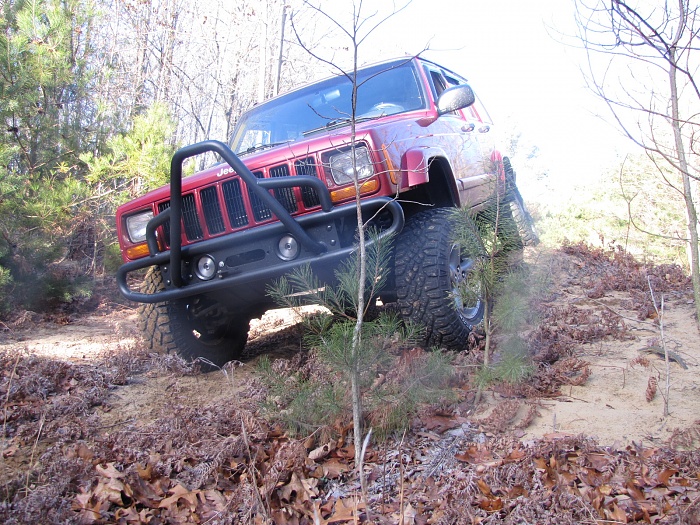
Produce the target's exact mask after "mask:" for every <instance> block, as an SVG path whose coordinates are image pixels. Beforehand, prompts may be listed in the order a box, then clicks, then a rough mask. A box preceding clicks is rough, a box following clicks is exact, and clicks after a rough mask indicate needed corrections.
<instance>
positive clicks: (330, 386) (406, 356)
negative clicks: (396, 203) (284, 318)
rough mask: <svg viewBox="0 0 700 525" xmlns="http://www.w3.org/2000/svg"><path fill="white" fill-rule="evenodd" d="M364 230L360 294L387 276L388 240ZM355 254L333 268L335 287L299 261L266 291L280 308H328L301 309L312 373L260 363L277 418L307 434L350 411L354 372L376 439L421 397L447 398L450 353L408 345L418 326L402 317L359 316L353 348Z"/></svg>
mask: <svg viewBox="0 0 700 525" xmlns="http://www.w3.org/2000/svg"><path fill="white" fill-rule="evenodd" d="M368 236H369V238H370V239H371V241H370V244H369V245H368V247H367V250H366V257H367V268H368V271H367V279H366V280H365V283H364V286H365V295H366V297H375V296H376V295H377V294H378V293H379V291H380V290H381V288H382V286H383V285H384V284H385V280H386V277H387V269H388V265H389V257H390V253H391V250H390V243H391V239H390V238H384V239H379V238H378V236H377V235H376V232H373V231H371V230H370V231H368ZM358 259H359V251H358V250H356V251H354V252H353V256H352V257H350V258H349V259H348V260H346V261H345V262H344V263H343V264H342V265H341V267H340V268H339V269H338V270H337V271H336V278H337V282H338V284H337V286H335V287H331V286H327V285H325V284H324V283H322V282H320V281H319V280H318V279H317V278H316V277H315V275H314V274H313V272H312V270H311V269H310V268H309V267H304V268H301V269H299V270H297V271H294V272H292V273H291V274H290V275H288V276H284V277H282V278H280V279H279V281H277V283H276V284H275V285H274V286H273V287H271V288H270V290H269V294H270V295H271V296H272V297H273V298H274V299H275V301H276V302H277V303H278V304H279V305H280V306H284V307H290V308H294V309H298V308H300V307H301V306H304V305H310V304H313V305H321V306H324V307H325V308H326V309H327V310H328V312H327V313H325V314H319V315H315V316H312V317H304V316H301V315H300V317H301V318H302V319H303V320H304V323H305V325H306V329H307V336H306V338H307V343H308V344H309V345H310V346H311V348H312V349H313V350H312V353H311V356H310V357H309V359H308V362H310V363H312V365H311V368H312V369H313V370H314V373H309V372H308V367H307V368H306V370H307V371H306V372H303V371H300V370H299V369H298V367H288V369H286V370H287V372H286V373H284V374H280V373H278V372H279V371H274V370H273V368H274V364H273V365H272V367H271V366H270V365H269V363H267V362H264V365H263V369H265V367H267V368H268V369H269V371H270V373H269V374H267V375H266V377H267V381H266V383H267V385H268V388H270V390H271V395H270V399H273V400H274V406H275V411H276V412H279V414H280V415H279V416H277V417H279V418H280V419H281V420H282V421H283V422H284V423H285V424H286V426H287V428H289V429H290V430H292V431H296V432H302V431H304V432H311V431H314V430H316V429H317V428H319V427H323V426H325V425H327V424H328V422H332V421H334V420H335V419H336V418H340V419H341V420H342V421H345V420H347V419H348V418H349V415H350V413H351V411H352V406H351V402H352V399H351V396H350V387H351V381H352V379H351V376H352V374H354V373H357V372H359V374H358V376H359V377H358V379H359V388H360V391H361V392H362V403H363V405H364V407H365V409H366V410H365V411H364V414H365V417H366V418H367V419H368V420H369V422H370V424H371V426H372V428H373V429H374V432H375V435H377V436H379V437H386V436H388V435H389V434H390V433H391V432H394V431H397V430H402V429H405V428H407V426H408V424H409V423H410V416H411V415H412V414H414V413H415V412H416V410H417V409H418V407H419V406H420V404H421V403H430V402H436V401H438V400H440V399H446V398H449V397H450V396H451V391H450V389H449V381H450V378H451V377H452V374H453V371H452V367H451V364H450V357H449V355H448V354H444V353H441V352H432V353H431V352H424V351H422V350H418V349H413V350H412V349H411V347H412V346H413V345H412V343H413V341H414V340H415V338H416V337H415V336H416V327H414V326H411V325H406V324H404V323H402V322H401V320H400V319H399V318H398V317H397V316H396V315H393V314H391V313H385V312H382V313H380V315H379V316H378V317H377V318H376V319H375V320H372V321H368V320H365V321H363V323H362V333H361V338H360V341H361V344H360V345H359V347H357V348H356V351H355V352H353V348H352V347H353V338H354V331H355V328H356V320H357V297H358V290H359V287H360V280H359V279H358V278H357V276H358V274H359V271H358V264H359V262H358ZM368 302H370V303H373V301H368ZM290 370H291V371H290Z"/></svg>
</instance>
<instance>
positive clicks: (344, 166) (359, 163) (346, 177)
mask: <svg viewBox="0 0 700 525" xmlns="http://www.w3.org/2000/svg"><path fill="white" fill-rule="evenodd" d="M328 161H329V164H330V166H331V175H332V176H333V180H334V181H335V183H336V184H338V185H339V186H340V185H343V184H349V183H351V182H352V181H353V179H354V177H353V169H352V150H348V151H344V152H342V153H337V154H335V155H332V156H331V157H330V158H329V159H328ZM355 163H356V167H357V178H358V180H362V179H366V178H368V177H371V176H372V175H374V167H373V166H372V161H371V160H370V158H369V151H367V148H366V147H364V146H361V147H359V148H355Z"/></svg>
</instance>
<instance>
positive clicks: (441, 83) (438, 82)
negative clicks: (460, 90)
mask: <svg viewBox="0 0 700 525" xmlns="http://www.w3.org/2000/svg"><path fill="white" fill-rule="evenodd" d="M425 71H426V73H427V74H428V77H429V78H430V89H431V90H432V92H433V99H435V101H437V99H438V97H439V96H440V95H441V94H442V92H443V91H445V90H446V89H447V88H448V87H452V86H453V85H457V84H451V83H450V79H449V77H445V76H444V75H443V74H442V72H441V71H436V70H434V69H430V68H428V67H426V68H425ZM452 80H454V79H452ZM449 115H455V116H460V113H459V112H458V111H451V112H450V113H449Z"/></svg>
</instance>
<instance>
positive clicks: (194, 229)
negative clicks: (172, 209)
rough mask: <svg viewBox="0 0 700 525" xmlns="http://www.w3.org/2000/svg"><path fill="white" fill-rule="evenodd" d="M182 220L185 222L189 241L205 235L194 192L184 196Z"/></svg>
mask: <svg viewBox="0 0 700 525" xmlns="http://www.w3.org/2000/svg"><path fill="white" fill-rule="evenodd" d="M182 221H183V222H184V224H185V235H186V236H187V240H188V241H196V240H198V239H201V238H202V237H204V234H203V233H202V226H201V224H199V217H197V206H196V205H195V203H194V195H193V194H192V193H188V194H187V195H183V196H182Z"/></svg>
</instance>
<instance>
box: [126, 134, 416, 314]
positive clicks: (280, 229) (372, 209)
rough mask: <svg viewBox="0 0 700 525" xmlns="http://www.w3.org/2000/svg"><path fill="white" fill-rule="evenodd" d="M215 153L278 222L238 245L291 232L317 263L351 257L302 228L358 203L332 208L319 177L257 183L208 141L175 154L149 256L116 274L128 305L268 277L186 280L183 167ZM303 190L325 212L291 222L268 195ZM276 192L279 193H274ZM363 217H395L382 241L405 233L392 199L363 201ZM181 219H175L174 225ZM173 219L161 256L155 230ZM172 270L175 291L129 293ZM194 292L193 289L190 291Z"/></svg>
mask: <svg viewBox="0 0 700 525" xmlns="http://www.w3.org/2000/svg"><path fill="white" fill-rule="evenodd" d="M209 151H212V152H215V153H217V154H219V155H220V156H221V158H222V159H223V160H224V161H225V162H226V163H228V165H229V166H231V167H232V168H233V170H234V171H235V172H236V174H237V175H238V176H239V177H240V178H241V179H242V180H243V182H245V184H246V186H247V187H248V191H250V192H252V194H254V195H255V196H256V197H257V198H258V199H260V201H262V202H263V203H264V204H265V205H266V206H267V207H268V209H269V210H270V211H272V213H274V215H275V216H276V217H277V219H278V220H279V223H272V224H268V225H264V226H258V227H255V228H251V229H249V230H243V231H238V232H236V233H235V234H233V235H234V236H235V238H236V240H239V241H242V242H248V241H250V240H251V239H254V238H255V236H256V235H258V234H259V232H261V231H262V230H265V231H266V232H277V233H280V234H281V233H284V232H285V231H286V232H288V233H291V234H292V235H293V236H294V237H295V238H296V239H297V240H298V241H299V242H300V243H301V244H302V246H303V247H304V248H306V249H307V250H309V251H310V252H311V253H313V254H316V255H318V256H319V260H320V261H319V262H323V261H324V260H326V259H327V260H328V262H329V263H330V262H331V261H332V260H336V261H337V260H339V259H340V258H343V257H346V256H347V255H349V254H350V253H351V252H352V250H353V247H349V248H343V249H341V250H338V251H334V252H333V253H326V252H327V251H328V249H327V247H326V246H325V245H324V244H323V243H320V242H318V241H316V240H314V239H313V238H312V237H311V236H310V235H309V234H308V233H307V232H306V230H305V229H304V226H308V227H310V226H312V225H313V224H314V223H316V222H318V221H319V215H320V216H321V219H322V220H334V219H339V218H341V217H345V216H348V215H350V214H355V213H356V205H355V203H354V202H353V203H350V204H345V205H342V206H335V207H334V206H333V203H332V201H331V197H330V193H329V191H328V188H327V187H326V185H325V184H324V183H323V182H322V181H321V180H320V179H318V178H317V177H314V176H310V175H296V176H293V177H292V176H285V177H275V178H257V177H256V176H255V175H254V174H253V173H252V172H251V171H250V170H249V169H248V167H247V166H246V165H245V164H244V163H243V161H241V160H240V159H239V158H238V156H236V154H234V153H233V151H231V149H230V148H229V147H228V146H227V145H226V144H224V143H223V142H220V141H217V140H207V141H204V142H199V143H197V144H192V145H190V146H185V147H183V148H181V149H179V150H178V151H176V152H175V154H174V155H173V158H172V161H171V165H170V208H168V209H165V210H163V211H162V212H161V213H159V214H158V215H156V216H155V217H154V218H153V219H151V220H150V221H149V222H148V225H147V226H146V242H147V245H148V251H149V253H150V255H149V256H148V257H145V258H143V259H139V260H136V261H131V262H128V263H125V264H123V265H122V266H121V267H120V268H119V270H118V271H117V284H118V286H119V289H120V291H121V293H122V294H123V295H124V296H125V297H126V298H127V299H129V300H132V301H136V302H141V303H157V302H162V301H169V300H173V299H180V298H183V297H188V296H192V295H197V294H201V293H207V292H210V291H214V290H217V289H221V288H223V287H229V286H232V285H236V284H241V283H244V282H246V280H252V279H260V278H262V277H264V275H265V273H266V272H267V270H265V269H261V270H258V271H252V272H250V273H248V274H247V275H236V276H232V277H231V278H227V279H226V280H225V281H224V282H221V281H208V282H205V283H199V284H198V285H197V286H192V287H187V286H185V284H186V283H185V280H184V279H183V277H182V273H181V272H182V270H181V268H182V254H183V247H182V221H181V219H180V218H181V217H182V209H183V205H182V202H183V197H182V163H183V162H184V161H185V160H186V159H188V158H190V157H193V156H195V155H200V154H202V153H206V152H209ZM295 186H299V187H301V188H302V189H303V190H305V189H307V188H308V190H307V191H310V190H314V191H315V196H316V198H318V200H319V201H320V205H321V210H322V211H321V212H315V213H311V214H307V215H302V216H298V217H296V218H293V217H292V216H291V215H290V213H289V212H288V211H287V209H286V208H285V207H284V206H283V205H282V204H281V203H280V202H279V201H278V200H277V199H275V197H274V196H273V195H271V194H270V192H269V190H279V189H284V188H293V187H295ZM276 193H277V192H276ZM361 208H362V212H363V215H364V213H365V212H367V213H369V214H372V215H373V214H376V213H378V212H379V211H381V210H382V209H385V210H388V211H389V212H390V214H391V216H392V224H391V226H390V227H389V228H388V229H386V230H384V231H383V232H382V237H383V236H385V235H390V234H393V233H398V232H400V231H401V230H402V229H403V225H404V216H403V210H402V208H401V206H400V205H399V203H398V202H396V201H395V200H393V199H391V198H389V197H375V198H371V199H364V200H362V202H361ZM174 217H177V218H178V219H177V220H170V219H172V218H174ZM169 220H170V249H169V250H168V251H163V252H159V249H158V241H157V238H156V230H157V229H158V227H159V226H161V225H163V224H165V223H166V222H168V221H169ZM230 243H231V240H230V238H229V236H228V235H227V236H224V237H218V238H215V239H210V240H207V241H202V242H200V243H195V244H191V245H188V246H187V247H186V248H185V250H186V251H187V253H188V255H194V254H196V253H199V252H202V253H204V250H207V249H213V248H217V247H222V246H224V245H225V244H230ZM157 265H169V266H170V268H171V272H170V279H171V280H172V285H173V286H174V289H170V290H164V291H162V292H159V293H156V294H145V293H141V292H135V291H133V290H131V289H130V288H129V285H128V284H127V276H128V274H129V273H131V272H133V271H137V270H141V269H143V268H148V267H149V266H157ZM295 265H297V263H296V262H295V261H291V262H287V263H285V264H282V265H280V266H279V267H278V268H277V270H278V272H279V271H288V270H291V269H292V268H293V267H294V266H295ZM188 288H191V289H188Z"/></svg>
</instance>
